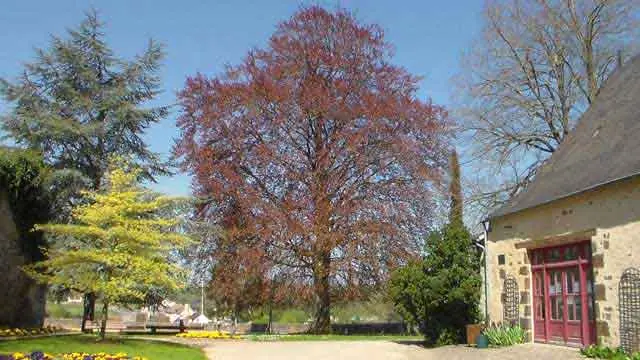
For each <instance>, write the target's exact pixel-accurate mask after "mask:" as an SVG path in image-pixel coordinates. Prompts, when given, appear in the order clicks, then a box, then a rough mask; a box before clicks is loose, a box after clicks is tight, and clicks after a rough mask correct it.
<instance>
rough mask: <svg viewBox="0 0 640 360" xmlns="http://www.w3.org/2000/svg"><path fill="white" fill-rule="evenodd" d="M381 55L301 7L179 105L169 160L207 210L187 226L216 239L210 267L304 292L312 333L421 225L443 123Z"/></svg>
mask: <svg viewBox="0 0 640 360" xmlns="http://www.w3.org/2000/svg"><path fill="white" fill-rule="evenodd" d="M391 52H392V51H391V46H390V44H389V43H387V42H385V40H384V37H383V31H382V30H381V28H380V27H379V26H377V25H367V24H361V23H359V22H358V21H357V20H356V19H355V18H354V17H353V16H352V15H351V14H350V13H348V12H347V11H344V10H337V11H335V12H331V11H327V10H325V9H323V8H321V7H317V6H312V7H306V8H302V9H301V10H299V11H298V12H297V13H296V14H294V15H293V17H292V18H291V19H289V20H288V21H285V22H283V23H281V24H279V25H278V27H277V30H276V32H275V33H274V34H273V36H272V37H271V38H270V40H269V42H268V45H267V46H266V48H264V49H253V50H251V51H250V52H249V53H248V55H247V56H246V57H245V59H244V60H243V61H242V63H241V64H239V65H237V66H231V67H229V68H228V69H227V70H226V71H225V72H224V74H222V75H220V76H217V77H213V78H207V77H205V76H203V75H197V76H195V77H192V78H189V79H188V80H187V83H186V87H185V89H184V90H182V91H181V92H180V94H179V101H180V104H181V106H182V112H181V115H180V117H179V119H178V127H179V128H180V130H181V136H180V138H179V139H178V141H177V144H176V147H175V149H174V151H175V155H176V156H177V157H178V158H179V159H180V160H181V163H182V167H183V169H184V170H185V171H187V172H189V173H191V174H193V186H194V191H195V193H196V195H198V196H200V197H203V198H205V199H206V200H207V202H206V204H205V205H204V206H202V208H201V209H200V211H199V213H198V214H199V216H201V217H202V218H204V219H206V220H207V221H208V222H212V223H219V224H223V226H224V227H225V228H227V234H226V236H225V237H224V246H223V247H222V246H221V247H217V249H218V252H219V254H218V255H216V254H213V257H214V258H216V257H217V258H218V259H219V261H218V263H219V264H220V262H224V263H226V264H229V268H230V269H233V272H234V273H235V276H236V277H238V276H240V277H241V276H243V271H242V270H239V269H249V268H253V270H252V271H250V272H248V273H251V276H252V277H255V276H256V273H260V274H261V275H260V276H262V277H264V278H265V279H267V280H268V279H270V278H273V277H274V276H276V277H281V278H286V279H289V281H290V280H291V279H294V278H295V279H296V284H306V285H307V287H308V289H309V290H310V293H311V294H312V295H313V299H314V305H315V309H316V310H315V311H316V313H315V322H314V326H313V330H314V331H315V332H318V333H323V332H328V331H330V325H331V324H330V305H331V301H332V295H336V294H341V295H344V294H345V293H348V292H349V290H353V289H358V288H362V287H369V286H372V285H374V284H377V283H379V282H380V281H381V280H384V279H385V278H386V275H387V274H388V272H389V270H390V269H391V268H393V267H394V266H397V265H398V264H402V263H403V262H405V261H406V260H407V259H408V258H410V257H412V256H416V255H417V254H419V252H420V249H421V244H422V239H423V238H424V236H425V234H426V232H427V231H428V230H429V228H430V226H431V225H432V222H431V219H432V216H431V212H430V209H433V201H432V200H433V192H434V189H436V188H437V183H438V181H439V178H440V174H441V171H440V169H441V168H442V166H443V164H445V163H446V157H447V154H448V152H447V149H446V148H447V137H446V132H447V121H446V113H445V111H444V110H443V109H442V108H441V107H439V106H435V105H433V104H432V103H431V102H429V101H421V100H419V99H418V98H417V96H416V91H417V88H418V82H419V78H418V77H416V76H413V75H411V74H409V73H408V72H407V71H406V70H405V69H404V68H402V67H398V66H394V65H392V64H391V63H390V62H389V60H390V58H391V55H392V54H391ZM230 252H231V254H230ZM230 259H236V260H237V261H239V263H238V264H234V265H232V264H230V263H229V261H230ZM251 262H253V263H254V264H255V266H252V265H251ZM220 268H224V266H218V271H220ZM256 269H258V270H256ZM247 271H248V270H247ZM227 275H229V274H227ZM220 278H222V279H225V278H226V279H229V278H231V279H233V278H234V276H220ZM214 281H215V279H214ZM265 288H269V286H266V287H265ZM293 295H296V294H293Z"/></svg>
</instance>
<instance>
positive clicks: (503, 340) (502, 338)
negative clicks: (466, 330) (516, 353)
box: [483, 324, 526, 346]
mask: <svg viewBox="0 0 640 360" xmlns="http://www.w3.org/2000/svg"><path fill="white" fill-rule="evenodd" d="M483 334H484V335H485V336H486V337H487V339H488V340H489V345H492V346H512V345H516V344H522V343H524V341H525V339H526V334H525V332H524V329H523V328H522V327H520V326H519V325H513V326H511V325H507V324H499V325H492V326H490V327H488V328H486V329H485V330H484V331H483Z"/></svg>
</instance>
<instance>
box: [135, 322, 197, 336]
mask: <svg viewBox="0 0 640 360" xmlns="http://www.w3.org/2000/svg"><path fill="white" fill-rule="evenodd" d="M145 327H146V328H147V329H148V330H150V331H151V334H152V335H153V334H155V333H156V332H157V331H158V329H159V330H171V331H173V332H175V330H177V331H178V332H181V333H183V332H185V330H186V329H187V327H186V326H184V324H180V325H163V324H147V325H146V326H145Z"/></svg>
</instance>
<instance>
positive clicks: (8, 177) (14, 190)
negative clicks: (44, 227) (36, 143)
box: [0, 147, 51, 261]
mask: <svg viewBox="0 0 640 360" xmlns="http://www.w3.org/2000/svg"><path fill="white" fill-rule="evenodd" d="M47 175H48V168H47V166H46V165H45V163H44V161H43V159H42V157H41V156H40V155H39V154H37V153H34V152H30V151H25V150H17V149H9V148H1V147H0V192H2V193H3V194H0V196H6V197H7V200H8V201H9V206H10V208H11V212H12V213H13V221H14V222H15V224H16V227H17V229H18V232H19V235H20V244H21V248H22V253H23V255H24V256H25V257H26V258H27V261H38V260H41V259H42V258H43V254H42V251H41V250H40V248H41V247H42V246H43V245H45V243H44V237H43V235H42V233H41V232H39V231H33V230H32V229H33V226H34V225H35V224H41V223H46V222H47V221H49V219H50V216H51V211H50V205H49V204H50V201H49V197H48V194H47V191H46V189H45V179H46V177H47Z"/></svg>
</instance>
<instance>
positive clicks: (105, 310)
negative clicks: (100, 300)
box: [100, 299, 109, 340]
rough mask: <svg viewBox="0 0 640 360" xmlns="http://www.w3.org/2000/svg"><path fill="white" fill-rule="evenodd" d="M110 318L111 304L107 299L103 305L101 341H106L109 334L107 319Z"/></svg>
mask: <svg viewBox="0 0 640 360" xmlns="http://www.w3.org/2000/svg"><path fill="white" fill-rule="evenodd" d="M108 317H109V302H108V301H107V300H106V299H105V300H104V304H103V305H102V323H101V324H100V340H104V337H105V334H106V333H107V318H108Z"/></svg>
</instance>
